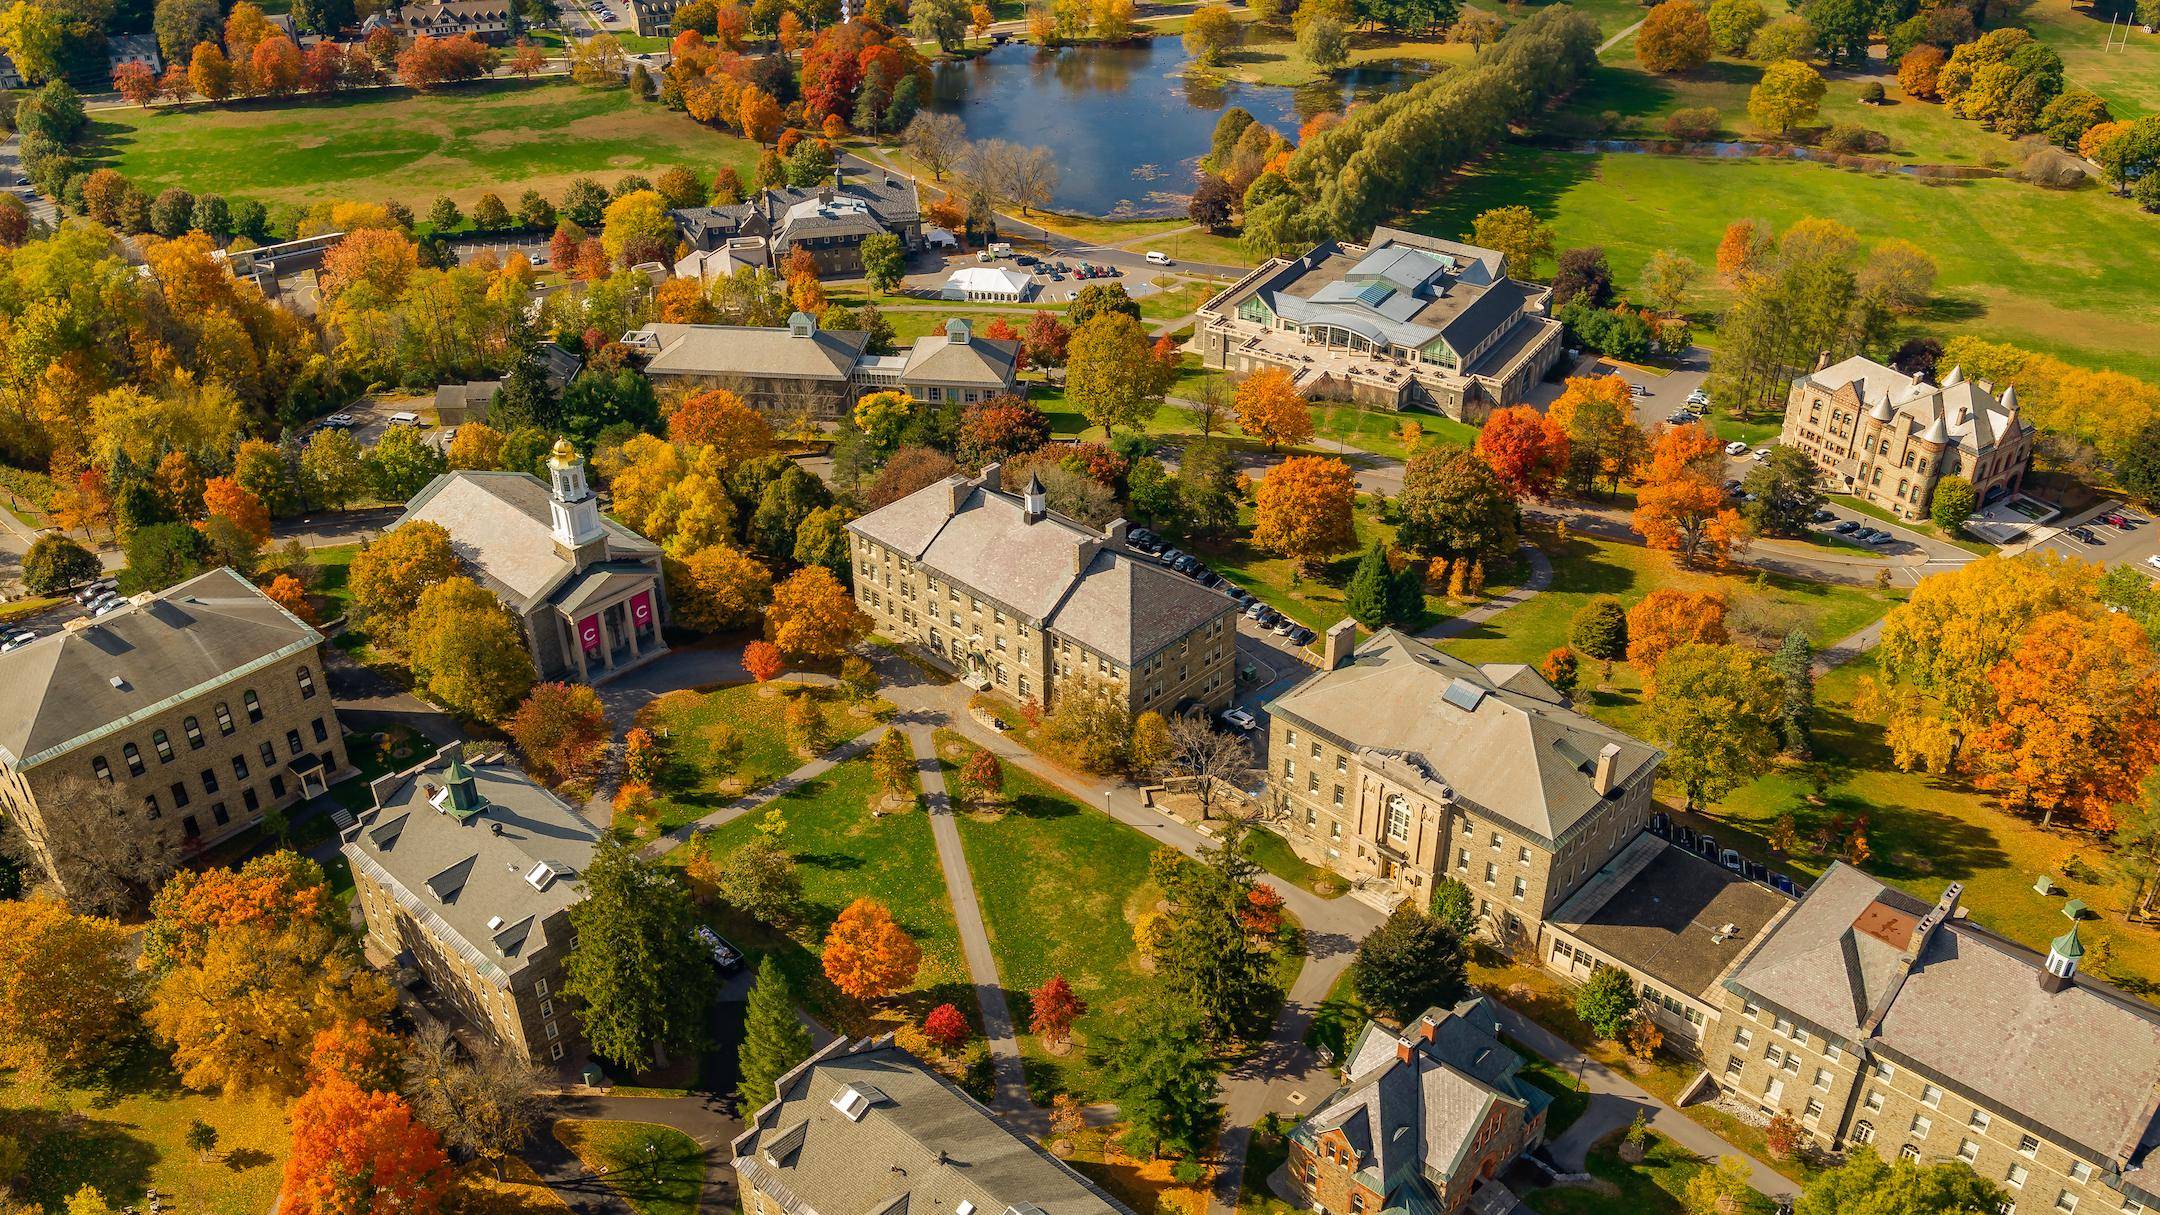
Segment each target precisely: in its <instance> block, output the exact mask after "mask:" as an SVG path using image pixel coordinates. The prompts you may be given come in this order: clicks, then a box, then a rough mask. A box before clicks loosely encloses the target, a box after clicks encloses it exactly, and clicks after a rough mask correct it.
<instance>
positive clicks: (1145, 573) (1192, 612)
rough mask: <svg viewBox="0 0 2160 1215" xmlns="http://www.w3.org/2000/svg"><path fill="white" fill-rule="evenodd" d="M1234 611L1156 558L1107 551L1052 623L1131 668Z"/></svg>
mask: <svg viewBox="0 0 2160 1215" xmlns="http://www.w3.org/2000/svg"><path fill="white" fill-rule="evenodd" d="M1232 610H1233V606H1232V604H1231V602H1230V600H1229V599H1228V598H1227V597H1225V596H1224V595H1223V594H1222V592H1220V591H1213V590H1209V589H1208V588H1207V587H1204V586H1201V585H1200V584H1199V583H1197V582H1194V581H1193V580H1192V579H1190V578H1187V577H1185V576H1183V575H1182V574H1175V573H1172V572H1170V571H1169V570H1166V569H1164V568H1163V567H1162V566H1159V565H1157V564H1155V563H1154V562H1152V561H1149V560H1146V559H1145V558H1141V557H1134V556H1131V555H1129V554H1126V553H1121V552H1116V551H1113V550H1108V549H1106V550H1104V551H1102V552H1099V553H1097V554H1095V559H1094V560H1093V561H1091V562H1089V563H1088V569H1087V573H1086V574H1085V575H1084V576H1083V577H1082V578H1081V579H1080V581H1079V583H1078V584H1076V585H1075V586H1074V587H1073V588H1072V593H1071V594H1069V595H1067V596H1066V597H1065V602H1064V603H1062V604H1060V605H1058V609H1057V612H1056V614H1054V615H1052V616H1051V617H1050V627H1051V628H1053V629H1055V630H1057V631H1058V632H1059V633H1062V634H1064V635H1065V636H1067V637H1070V638H1072V639H1073V640H1074V641H1077V642H1079V643H1080V644H1081V645H1084V646H1086V647H1088V648H1089V649H1091V650H1094V651H1095V652H1096V653H1098V654H1101V655H1103V656H1104V657H1105V658H1108V659H1110V660H1111V661H1112V662H1120V663H1124V664H1126V665H1127V666H1130V665H1131V664H1133V663H1134V662H1137V661H1139V660H1140V659H1142V658H1145V657H1147V656H1148V655H1150V654H1153V653H1154V652H1155V651H1157V650H1159V649H1161V648H1162V647H1164V646H1166V645H1169V644H1170V643H1171V642H1173V641H1176V640H1177V639H1178V638H1180V637H1183V636H1184V635H1185V634H1187V633H1189V632H1191V631H1192V630H1193V629H1194V628H1196V627H1198V626H1199V625H1202V624H1205V623H1207V622H1208V621H1210V620H1213V619H1214V618H1215V617H1217V616H1222V615H1227V614H1228V613H1230V612H1231V611H1232Z"/></svg>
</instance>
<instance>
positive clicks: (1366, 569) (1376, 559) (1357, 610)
mask: <svg viewBox="0 0 2160 1215" xmlns="http://www.w3.org/2000/svg"><path fill="white" fill-rule="evenodd" d="M1394 582H1395V579H1394V576H1393V575H1392V574H1390V573H1389V572H1388V563H1387V552H1386V547H1385V546H1384V545H1382V544H1381V543H1380V542H1379V541H1378V540H1375V541H1373V546H1372V547H1371V548H1369V549H1366V550H1365V555H1364V556H1363V557H1361V558H1359V559H1358V564H1357V572H1356V573H1354V574H1352V575H1350V589H1349V590H1348V592H1346V593H1345V596H1344V600H1345V601H1344V604H1343V606H1344V607H1345V608H1347V609H1348V610H1349V612H1350V615H1351V617H1352V618H1353V619H1355V620H1356V621H1357V622H1358V623H1359V624H1362V625H1364V626H1365V627H1366V628H1368V629H1377V628H1379V627H1380V626H1381V625H1384V624H1386V623H1387V622H1388V621H1389V620H1390V619H1392V618H1393V617H1394V615H1395V613H1394V612H1393V610H1392V608H1393V606H1394V605H1393V603H1392V602H1391V600H1392V599H1393V598H1394V597H1395V596H1394Z"/></svg>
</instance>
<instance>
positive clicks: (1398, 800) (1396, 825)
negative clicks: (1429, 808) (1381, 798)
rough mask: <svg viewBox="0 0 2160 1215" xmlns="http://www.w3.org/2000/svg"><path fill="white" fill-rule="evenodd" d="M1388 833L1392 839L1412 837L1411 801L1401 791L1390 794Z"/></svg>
mask: <svg viewBox="0 0 2160 1215" xmlns="http://www.w3.org/2000/svg"><path fill="white" fill-rule="evenodd" d="M1387 833H1388V838H1389V839H1391V840H1406V839H1409V838H1410V803H1409V802H1408V801H1406V800H1404V798H1403V795H1402V794H1400V793H1395V794H1390V795H1389V796H1388V803H1387Z"/></svg>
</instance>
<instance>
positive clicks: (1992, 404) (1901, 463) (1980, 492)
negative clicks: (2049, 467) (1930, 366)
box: [1778, 354, 2033, 519]
mask: <svg viewBox="0 0 2160 1215" xmlns="http://www.w3.org/2000/svg"><path fill="white" fill-rule="evenodd" d="M1778 442H1780V443H1783V444H1785V445H1787V446H1790V447H1798V448H1799V449H1800V450H1802V451H1804V452H1806V453H1807V454H1808V455H1809V456H1810V457H1811V458H1813V459H1814V461H1815V464H1816V466H1817V467H1819V468H1821V469H1822V470H1823V475H1824V479H1825V481H1826V482H1828V484H1829V486H1830V488H1833V489H1835V490H1837V491H1838V492H1840V493H1848V494H1851V495H1853V496H1854V497H1856V498H1860V499H1862V500H1864V501H1867V502H1870V503H1873V504H1874V505H1876V506H1879V507H1881V508H1883V509H1884V510H1887V511H1890V512H1892V513H1893V514H1895V515H1897V516H1898V517H1899V518H1901V519H1925V518H1927V517H1928V512H1929V509H1930V507H1931V506H1932V504H1933V502H1934V499H1935V487H1936V486H1937V485H1939V484H1941V483H1942V479H1943V478H1944V477H1950V476H1957V477H1963V478H1965V479H1966V480H1968V481H1970V482H1972V487H1973V491H1974V493H1975V494H1976V495H1977V497H1978V500H1979V503H1980V505H1982V506H1986V505H1990V504H1992V503H1994V502H1997V501H1999V500H2001V499H2003V498H2006V497H2008V496H2010V495H2011V494H2014V493H2016V492H2017V491H2018V489H2019V487H2021V486H2022V485H2023V484H2024V483H2025V471H2026V469H2027V468H2029V467H2030V466H2031V464H2032V452H2033V424H2032V423H2031V422H2030V421H2028V420H2027V419H2026V418H2025V416H2024V415H2023V414H2022V413H2020V412H2019V410H2018V400H2017V390H2016V389H2015V388H2014V387H2012V386H2010V385H2007V384H2006V385H2004V386H2003V388H2002V390H2001V391H2000V392H1997V391H1996V390H1995V389H1994V387H1993V386H1992V385H1989V384H1987V383H1986V382H1984V381H1976V380H1968V379H1966V378H1965V372H1964V369H1963V368H1960V367H1953V368H1951V369H1950V374H1949V375H1946V376H1944V377H1943V381H1942V383H1940V384H1931V383H1929V382H1928V381H1927V379H1926V378H1925V377H1924V376H1918V375H1906V374H1905V373H1904V372H1902V371H1898V370H1897V369H1895V368H1891V367H1885V366H1883V365H1882V364H1881V363H1878V362H1876V361H1874V360H1873V359H1869V358H1864V357H1862V356H1860V355H1854V356H1853V357H1851V358H1849V359H1846V360H1845V361H1844V362H1841V363H1837V364H1832V363H1831V362H1830V358H1829V355H1827V354H1825V355H1824V356H1823V358H1822V362H1821V364H1820V365H1819V366H1817V367H1816V369H1815V370H1814V371H1812V372H1810V373H1809V374H1807V375H1804V376H1800V377H1798V378H1797V379H1795V380H1793V382H1792V389H1791V392H1790V393H1789V394H1788V395H1787V397H1786V399H1785V425H1784V429H1783V430H1782V431H1780V432H1779V435H1778Z"/></svg>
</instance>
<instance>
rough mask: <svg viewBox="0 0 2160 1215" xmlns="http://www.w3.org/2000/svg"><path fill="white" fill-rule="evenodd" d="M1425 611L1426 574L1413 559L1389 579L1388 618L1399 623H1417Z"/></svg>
mask: <svg viewBox="0 0 2160 1215" xmlns="http://www.w3.org/2000/svg"><path fill="white" fill-rule="evenodd" d="M1424 611H1425V575H1424V573H1423V571H1421V570H1420V569H1419V568H1418V563H1417V562H1415V561H1413V562H1411V563H1410V564H1408V565H1406V566H1404V567H1402V569H1401V570H1399V571H1397V572H1396V574H1395V576H1394V577H1392V578H1390V579H1388V618H1389V619H1390V620H1393V621H1394V622H1395V623H1397V624H1416V623H1417V620H1418V617H1419V616H1420V615H1421V614H1423V613H1424Z"/></svg>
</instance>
